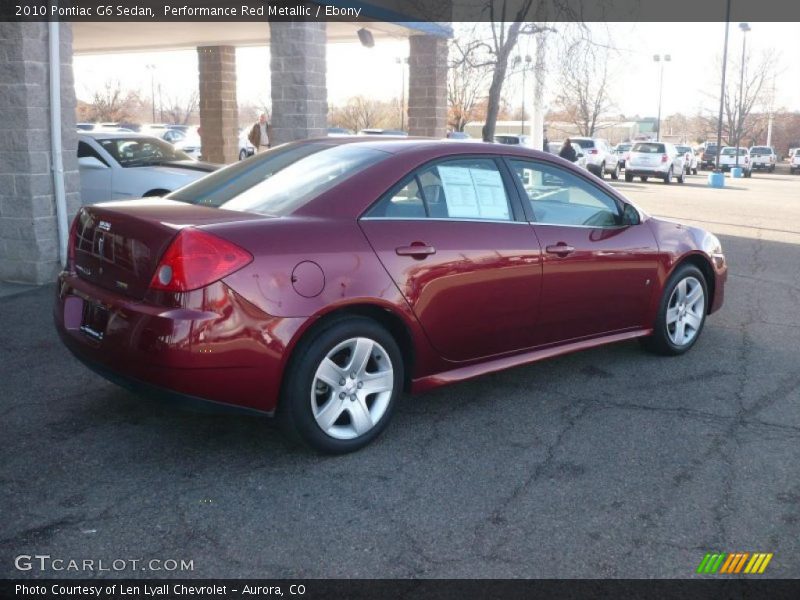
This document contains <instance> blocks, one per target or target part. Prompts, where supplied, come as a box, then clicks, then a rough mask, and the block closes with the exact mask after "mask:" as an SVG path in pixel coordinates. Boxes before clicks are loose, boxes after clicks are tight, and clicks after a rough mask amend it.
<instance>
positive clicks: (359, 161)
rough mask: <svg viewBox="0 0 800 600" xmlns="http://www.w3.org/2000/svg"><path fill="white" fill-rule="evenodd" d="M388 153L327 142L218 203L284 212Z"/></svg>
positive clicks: (268, 212)
mask: <svg viewBox="0 0 800 600" xmlns="http://www.w3.org/2000/svg"><path fill="white" fill-rule="evenodd" d="M389 156H391V155H390V154H389V153H388V152H383V151H381V150H376V149H374V148H365V147H363V146H360V145H356V144H345V145H341V146H329V147H327V148H325V149H323V150H319V151H318V152H314V153H312V154H308V155H307V156H304V157H302V158H300V159H298V160H295V161H294V162H291V163H289V164H287V165H286V166H285V167H283V168H282V169H280V170H278V171H277V172H276V173H274V174H272V175H271V176H268V177H267V178H266V179H263V180H262V181H260V182H258V183H256V184H255V185H253V186H251V187H249V188H247V189H245V190H243V191H242V192H241V193H239V194H237V195H235V196H233V197H232V198H231V199H230V200H228V201H227V202H225V203H224V204H221V205H220V208H224V209H226V210H238V211H242V212H254V213H258V214H262V215H274V216H285V215H289V214H291V213H293V212H294V211H295V210H297V209H298V208H300V207H301V206H304V205H305V204H307V203H308V202H309V201H311V200H313V199H314V198H316V197H317V196H319V195H320V194H322V193H324V192H326V191H328V190H329V189H331V188H332V187H333V186H335V185H338V184H339V183H341V182H342V181H344V180H345V179H347V178H349V177H351V176H353V175H355V174H356V173H358V172H360V171H363V170H364V169H366V168H367V167H370V166H372V165H374V164H376V163H378V162H380V161H382V160H384V159H386V158H388V157H389Z"/></svg>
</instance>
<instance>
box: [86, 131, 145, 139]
mask: <svg viewBox="0 0 800 600" xmlns="http://www.w3.org/2000/svg"><path fill="white" fill-rule="evenodd" d="M81 136H83V137H88V138H93V139H98V138H103V139H115V138H124V139H148V140H157V139H159V138H157V137H155V136H153V135H147V134H146V133H138V132H136V131H82V132H81V133H79V134H78V137H81Z"/></svg>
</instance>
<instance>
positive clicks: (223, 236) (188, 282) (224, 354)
mask: <svg viewBox="0 0 800 600" xmlns="http://www.w3.org/2000/svg"><path fill="white" fill-rule="evenodd" d="M726 273H727V267H726V264H725V258H724V255H723V254H722V249H721V247H720V243H719V241H718V240H717V238H716V237H714V236H713V235H712V234H710V233H708V232H706V231H703V230H701V229H697V228H694V227H688V226H684V225H681V224H678V223H674V222H670V221H664V220H661V219H656V218H653V217H650V216H648V215H646V214H644V213H643V212H642V211H641V210H639V209H638V208H636V207H635V206H634V205H633V204H631V203H630V202H629V201H628V200H627V199H626V198H624V197H623V196H622V195H620V194H619V192H617V191H616V190H615V189H613V188H611V187H609V186H608V185H606V184H605V183H603V182H602V181H601V180H599V179H598V178H596V177H594V176H592V175H590V174H588V173H587V172H585V171H583V170H580V169H578V168H576V167H574V166H573V165H572V164H570V163H568V162H566V161H564V160H562V159H560V158H558V157H555V156H553V155H552V154H545V153H541V152H537V151H534V150H529V149H526V148H523V147H515V146H506V145H499V144H472V143H460V142H452V141H447V142H440V141H434V140H403V141H400V140H372V139H370V140H364V138H359V139H345V138H338V139H336V138H331V139H324V140H309V141H305V142H299V143H293V144H287V145H284V146H281V147H278V148H275V149H273V150H271V151H269V152H266V153H263V154H259V155H257V156H255V157H253V158H251V159H248V160H246V161H243V162H240V163H237V164H235V165H232V166H230V167H227V168H225V169H222V170H220V171H217V172H215V173H213V174H211V175H208V176H206V177H204V178H203V179H200V180H198V181H196V182H194V183H192V184H190V185H188V186H186V187H184V188H182V189H180V190H177V191H176V192H173V193H172V194H170V195H168V196H166V197H165V198H160V199H146V200H135V201H124V202H111V203H106V204H99V205H94V206H85V207H83V208H82V209H81V210H80V212H79V214H78V216H77V217H76V219H75V221H74V223H73V224H72V229H71V235H70V242H69V264H68V265H67V268H66V269H65V270H64V271H63V272H62V273H61V275H60V276H59V285H58V297H57V302H56V305H55V322H56V326H57V328H58V331H59V333H60V334H61V338H62V339H63V341H64V343H65V344H66V345H67V347H68V348H69V349H70V350H71V351H72V352H73V353H74V354H75V355H76V356H77V357H78V358H79V359H80V360H82V361H83V362H84V363H85V364H87V365H88V366H89V367H91V368H93V369H95V370H97V371H98V372H100V373H101V374H103V375H105V376H106V377H108V378H109V379H111V380H112V381H115V382H118V383H120V384H122V385H126V386H129V387H133V388H135V389H139V390H143V391H146V392H148V393H158V394H164V395H168V396H176V397H179V398H184V399H186V398H189V399H193V400H203V401H210V402H214V403H219V404H222V405H226V406H228V407H231V406H232V407H237V408H239V409H247V410H251V411H256V412H260V413H267V414H275V415H276V416H278V417H279V418H280V420H281V421H282V423H283V424H284V425H285V426H286V428H287V429H288V430H289V431H290V432H293V433H294V434H295V435H297V436H298V437H299V438H300V439H302V440H303V441H305V442H306V443H307V444H309V445H310V446H312V447H313V448H316V449H317V450H320V451H324V452H332V453H340V452H348V451H352V450H355V449H357V448H360V447H362V446H364V445H365V444H367V443H368V442H370V441H371V440H372V439H374V438H375V437H376V436H377V435H378V434H379V433H380V432H381V431H382V430H383V429H384V427H385V426H386V425H387V423H388V422H389V420H390V418H391V416H392V412H393V410H394V407H395V405H396V403H397V398H398V396H399V395H400V393H401V391H402V390H409V391H412V392H418V391H422V390H427V389H430V388H433V387H437V386H440V385H444V384H447V383H451V382H454V381H461V380H464V379H468V378H471V377H475V376H478V375H482V374H484V373H490V372H493V371H497V370H499V369H505V368H507V367H511V366H515V365H520V364H524V363H529V362H532V361H536V360H539V359H542V358H547V357H550V356H555V355H559V354H564V353H567V352H573V351H576V350H582V349H585V348H591V347H594V346H599V345H601V344H607V343H610V342H617V341H621V340H627V339H631V338H639V339H641V340H642V342H643V344H644V346H645V347H646V348H648V349H650V350H653V351H655V352H658V353H661V354H671V355H676V354H681V353H683V352H686V351H687V350H688V349H689V348H691V347H692V346H693V345H694V344H695V342H696V341H697V338H698V336H699V334H700V332H701V331H702V328H703V323H704V322H705V319H706V316H707V315H708V314H710V313H712V312H714V311H715V310H717V309H719V308H720V306H721V305H722V302H723V295H724V283H725V279H726Z"/></svg>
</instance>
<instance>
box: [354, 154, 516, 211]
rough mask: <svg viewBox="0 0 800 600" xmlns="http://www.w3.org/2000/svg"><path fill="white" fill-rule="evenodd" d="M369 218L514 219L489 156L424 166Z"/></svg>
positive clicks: (501, 181) (377, 205) (503, 188)
mask: <svg viewBox="0 0 800 600" xmlns="http://www.w3.org/2000/svg"><path fill="white" fill-rule="evenodd" d="M366 216H367V217H368V218H396V219H413V218H426V217H429V218H432V219H469V220H481V221H484V220H485V221H513V220H514V217H513V212H512V210H511V203H510V199H509V196H508V192H507V191H506V187H505V183H504V182H503V177H502V175H501V174H500V171H499V169H498V167H497V164H496V163H495V162H494V161H493V160H492V159H489V158H475V159H459V160H449V161H446V162H441V163H438V164H436V165H434V166H429V167H426V168H423V169H422V170H420V171H419V172H417V173H416V174H414V175H413V176H412V177H411V178H410V179H409V180H407V181H406V183H405V184H404V185H402V187H400V189H396V190H395V191H392V192H390V193H389V194H387V195H386V196H384V197H383V198H382V199H381V200H380V201H379V202H378V203H377V204H376V205H375V206H374V207H373V208H372V209H371V210H370V211H369V212H368V213H367V215H366Z"/></svg>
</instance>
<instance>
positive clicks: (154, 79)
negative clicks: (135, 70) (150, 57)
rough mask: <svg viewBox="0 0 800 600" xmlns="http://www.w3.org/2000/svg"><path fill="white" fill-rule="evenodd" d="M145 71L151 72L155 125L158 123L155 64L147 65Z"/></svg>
mask: <svg viewBox="0 0 800 600" xmlns="http://www.w3.org/2000/svg"><path fill="white" fill-rule="evenodd" d="M144 68H145V69H147V70H148V71H150V99H151V102H152V104H153V123H155V122H156V75H155V73H156V66H155V65H153V64H150V65H145V66H144Z"/></svg>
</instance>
